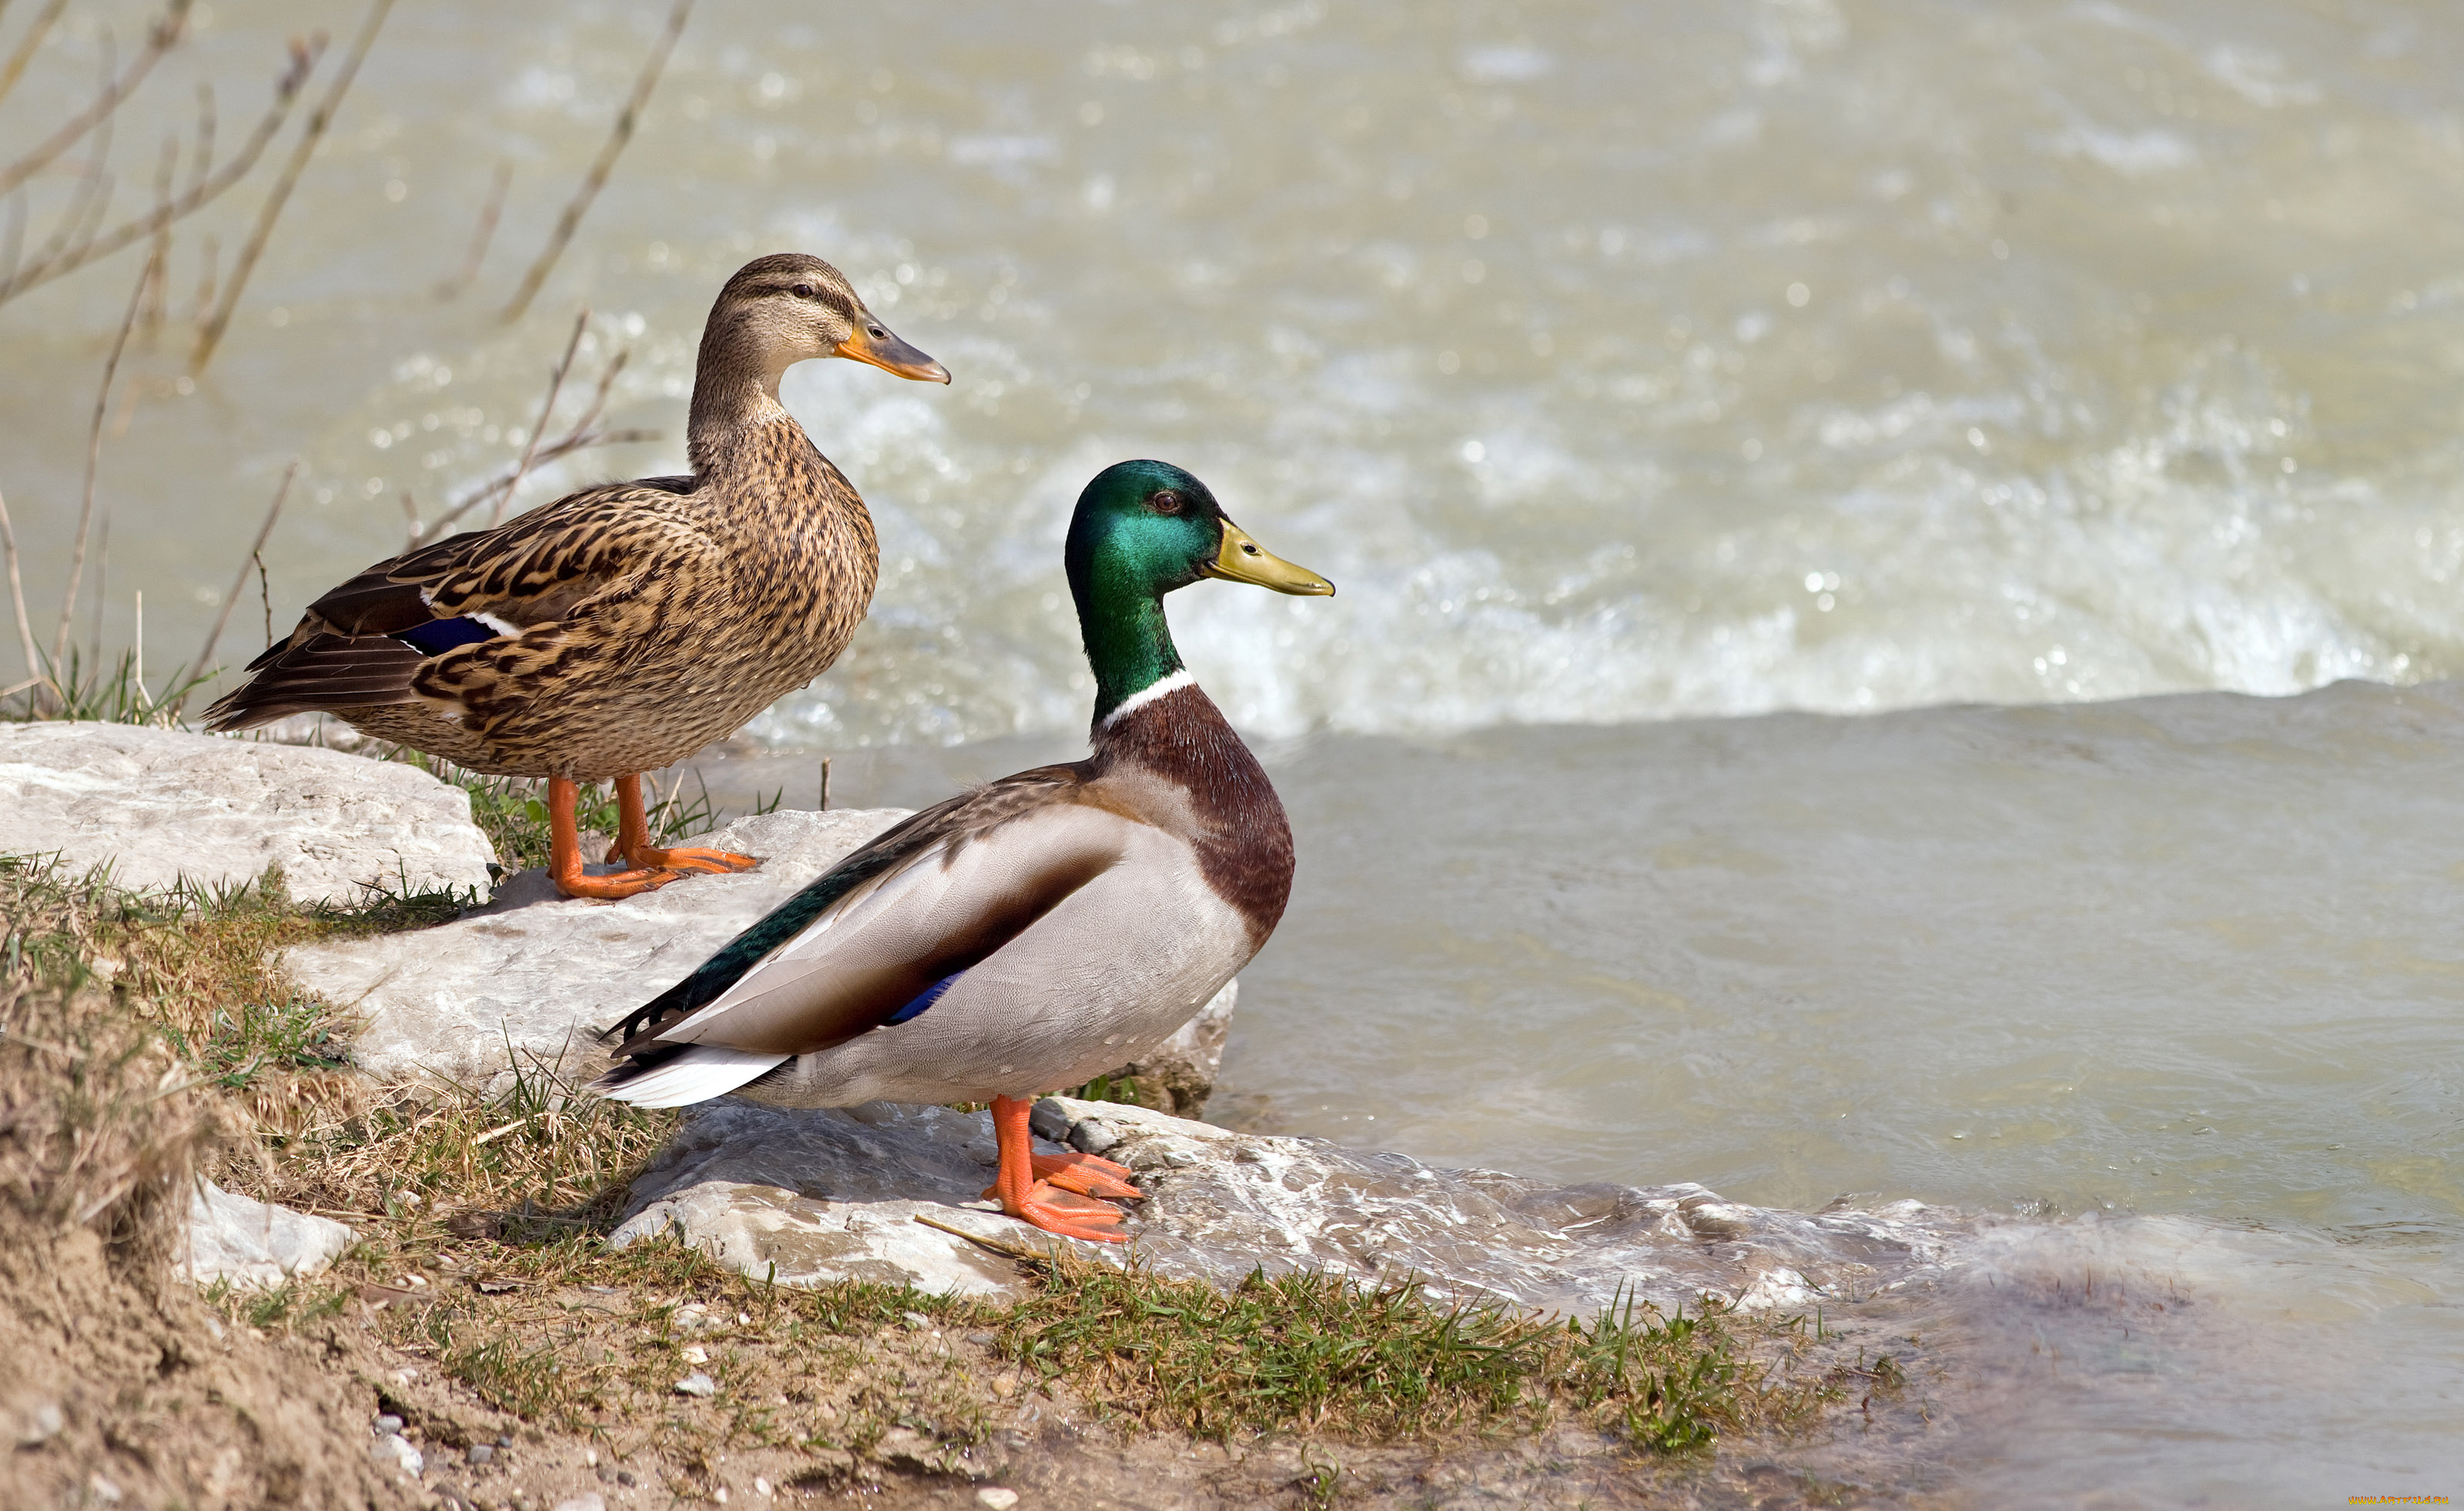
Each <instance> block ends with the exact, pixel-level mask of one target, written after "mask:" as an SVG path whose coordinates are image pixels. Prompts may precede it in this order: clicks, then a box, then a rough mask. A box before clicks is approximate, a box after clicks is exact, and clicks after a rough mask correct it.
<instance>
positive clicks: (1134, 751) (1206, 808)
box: [1088, 683, 1292, 944]
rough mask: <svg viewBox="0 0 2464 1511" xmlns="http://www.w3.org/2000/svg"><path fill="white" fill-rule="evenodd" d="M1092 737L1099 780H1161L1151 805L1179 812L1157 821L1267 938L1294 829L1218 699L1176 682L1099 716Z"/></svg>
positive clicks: (1286, 885)
mask: <svg viewBox="0 0 2464 1511" xmlns="http://www.w3.org/2000/svg"><path fill="white" fill-rule="evenodd" d="M1094 743H1095V749H1094V753H1093V755H1092V757H1091V758H1090V760H1089V763H1088V764H1089V767H1090V768H1091V771H1092V774H1093V776H1094V778H1095V780H1096V782H1097V783H1099V784H1102V783H1108V782H1120V783H1123V784H1124V785H1125V786H1126V785H1130V784H1133V783H1134V784H1136V785H1140V786H1143V785H1146V784H1147V783H1150V782H1152V783H1154V784H1156V785H1157V786H1159V787H1160V788H1161V789H1162V790H1163V794H1164V795H1165V803H1164V804H1162V805H1157V806H1165V807H1170V808H1176V809H1178V810H1180V811H1179V813H1177V814H1174V815H1172V816H1173V817H1174V818H1175V819H1177V821H1176V822H1167V823H1166V824H1165V826H1164V827H1167V828H1169V829H1172V830H1174V831H1175V832H1176V833H1180V834H1181V835H1182V837H1183V838H1185V839H1187V840H1188V841H1189V842H1190V843H1191V845H1192V846H1193V847H1195V848H1196V850H1197V852H1198V859H1199V867H1200V868H1201V870H1202V872H1203V874H1204V876H1205V878H1206V883H1207V885H1208V886H1209V887H1211V888H1213V889H1214V891H1215V893H1216V895H1217V896H1219V897H1221V898H1222V899H1223V900H1224V901H1226V902H1228V903H1230V904H1231V905H1232V906H1233V907H1234V908H1236V909H1237V910H1239V912H1240V914H1241V916H1242V918H1243V919H1244V920H1246V921H1247V922H1248V925H1249V937H1250V941H1251V943H1252V944H1265V940H1266V936H1267V935H1269V934H1271V933H1273V932H1274V929H1275V924H1276V922H1278V921H1279V920H1281V919H1282V918H1283V916H1284V905H1285V904H1286V903H1287V902H1288V901H1289V900H1291V895H1292V829H1291V824H1290V822H1289V821H1288V820H1287V819H1286V818H1285V816H1284V803H1283V799H1282V798H1280V797H1277V796H1276V795H1275V788H1274V784H1273V783H1271V782H1269V781H1267V780H1266V771H1265V767H1261V766H1260V765H1258V758H1257V757H1256V756H1253V755H1251V754H1250V753H1249V747H1248V746H1247V745H1245V744H1242V742H1241V737H1240V736H1239V735H1238V734H1236V733H1234V732H1233V729H1232V726H1231V725H1230V724H1229V723H1227V722H1225V721H1224V718H1223V715H1222V712H1221V710H1220V709H1218V708H1217V707H1216V706H1215V700H1213V699H1210V698H1208V697H1207V696H1206V694H1205V693H1203V692H1202V691H1200V690H1199V688H1198V687H1197V685H1196V684H1194V683H1193V684H1191V685H1189V686H1186V687H1180V688H1176V689H1174V690H1173V691H1172V692H1170V693H1167V694H1165V695H1164V696H1162V697H1161V698H1157V699H1155V700H1153V701H1151V702H1147V703H1143V704H1140V705H1139V706H1137V707H1135V708H1133V709H1130V710H1128V711H1127V712H1124V713H1122V714H1120V715H1118V716H1117V717H1115V718H1114V719H1112V720H1111V722H1107V723H1102V724H1098V725H1097V726H1096V728H1095V735H1094ZM1142 806H1143V805H1142ZM1146 816H1148V817H1149V818H1150V821H1151V822H1152V821H1155V819H1156V818H1159V817H1162V816H1163V815H1161V814H1151V815H1146Z"/></svg>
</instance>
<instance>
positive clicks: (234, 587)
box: [171, 459, 299, 719]
mask: <svg viewBox="0 0 2464 1511" xmlns="http://www.w3.org/2000/svg"><path fill="white" fill-rule="evenodd" d="M298 476H299V463H298V462H297V460H296V459H295V460H294V461H293V462H292V463H291V465H290V466H288V467H285V468H283V469H282V485H281V486H280V487H278V488H275V490H274V502H273V504H272V505H271V506H270V507H268V508H267V509H266V511H265V522H264V523H263V524H260V525H258V526H257V527H256V541H255V544H252V545H251V546H249V548H248V554H247V555H246V556H243V557H241V558H240V559H239V575H238V576H236V577H233V578H232V579H231V591H229V592H227V593H225V594H223V607H222V612H220V613H218V614H215V615H214V627H213V628H212V629H210V630H209V631H207V632H206V643H205V644H203V645H201V646H199V647H197V658H196V659H195V660H194V661H191V662H189V663H188V664H189V665H190V666H192V667H194V668H195V669H196V675H197V676H199V677H207V676H210V675H212V674H211V672H210V670H209V669H210V668H211V667H212V666H213V664H214V646H215V645H216V644H217V643H218V642H220V641H221V639H222V637H223V626H225V625H227V624H229V623H231V605H233V604H235V603H237V602H239V595H240V593H241V591H242V590H243V589H246V588H247V587H248V568H249V564H250V563H251V562H254V561H257V560H259V559H260V558H259V557H258V555H257V553H258V552H260V551H262V550H264V549H265V542H266V538H267V537H268V536H270V535H272V534H273V533H274V522H275V521H276V520H278V519H280V518H282V500H285V499H287V498H289V497H290V496H291V479H292V478H297V477H298ZM273 623H274V611H273V608H272V600H271V599H268V600H267V609H266V633H265V643H266V644H268V645H272V644H273V643H274V628H273ZM187 700H188V695H187V693H182V694H181V695H180V698H179V701H178V702H174V703H173V704H172V705H171V717H172V718H174V719H177V718H179V717H180V708H181V705H182V704H184V703H186V702H187Z"/></svg>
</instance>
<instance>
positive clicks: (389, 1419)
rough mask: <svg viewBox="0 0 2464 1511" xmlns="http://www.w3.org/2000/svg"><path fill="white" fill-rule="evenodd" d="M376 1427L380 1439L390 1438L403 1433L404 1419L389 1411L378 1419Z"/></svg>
mask: <svg viewBox="0 0 2464 1511" xmlns="http://www.w3.org/2000/svg"><path fill="white" fill-rule="evenodd" d="M375 1426H376V1430H377V1435H378V1436H379V1437H390V1436H392V1435H393V1434H394V1433H399V1432H401V1431H402V1418H401V1417H398V1416H396V1415H394V1414H393V1413H392V1412H391V1411H387V1412H386V1413H385V1415H383V1416H380V1417H378V1418H377V1419H376V1423H375Z"/></svg>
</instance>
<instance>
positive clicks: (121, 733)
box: [0, 722, 495, 903]
mask: <svg viewBox="0 0 2464 1511" xmlns="http://www.w3.org/2000/svg"><path fill="white" fill-rule="evenodd" d="M0 812H6V813H7V814H8V815H9V825H8V846H9V848H10V849H11V851H14V852H17V853H19V854H27V855H41V854H47V853H50V852H54V851H56V852H58V853H59V854H60V855H62V856H63V857H64V858H65V860H66V861H67V863H68V864H69V865H70V866H72V867H75V868H78V869H84V868H87V867H92V866H98V865H102V864H105V863H108V864H109V865H110V866H111V867H112V872H113V876H114V878H116V879H117V880H118V881H119V882H120V884H121V885H122V886H126V887H133V888H140V889H148V888H159V887H165V886H169V885H170V884H172V883H173V882H174V881H177V880H179V879H181V878H187V879H188V880H190V881H195V882H201V883H214V884H224V885H229V884H232V883H238V882H246V881H252V880H254V879H255V878H257V877H259V876H261V875H263V874H264V872H265V869H266V867H268V866H270V865H278V866H280V867H281V868H282V877H283V881H284V883H285V884H286V885H287V886H288V887H289V889H290V894H291V896H292V898H293V899H295V900H298V901H303V902H326V901H329V902H340V903H347V902H353V901H357V900H361V899H362V898H363V897H364V896H365V894H366V892H367V889H368V888H370V887H382V888H385V889H386V890H389V891H401V890H404V889H406V888H407V889H408V890H411V891H429V890H438V889H451V890H456V891H472V892H476V893H478V894H480V895H483V896H484V895H485V894H486V892H487V890H488V865H489V862H490V861H491V860H493V859H494V858H495V853H494V851H493V850H492V849H491V847H490V846H489V843H488V836H487V835H486V834H484V833H480V831H479V829H478V826H476V825H474V824H473V823H472V822H471V800H470V798H469V797H468V796H466V795H465V794H464V793H463V792H462V791H461V790H460V789H457V788H453V787H450V786H448V785H447V784H445V783H443V782H440V781H438V780H436V778H434V777H432V776H429V774H428V773H427V772H425V771H422V770H420V769H419V768H418V767H411V766H405V765H403V764H401V763H399V762H389V761H370V760H367V759H365V758H364V757H361V756H353V755H344V754H342V753H341V752H339V751H334V750H316V749H308V748H304V747H301V746H297V745H283V744H266V743H263V742H258V741H250V740H231V739H223V738H219V737H216V736H212V735H193V734H187V733H183V732H182V731H179V730H176V729H151V728H146V727H143V726H142V725H137V724H108V723H65V722H63V723H5V724H0Z"/></svg>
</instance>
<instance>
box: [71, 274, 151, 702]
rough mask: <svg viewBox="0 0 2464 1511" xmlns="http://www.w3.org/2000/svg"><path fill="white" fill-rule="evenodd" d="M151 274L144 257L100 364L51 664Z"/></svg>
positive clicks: (81, 568)
mask: <svg viewBox="0 0 2464 1511" xmlns="http://www.w3.org/2000/svg"><path fill="white" fill-rule="evenodd" d="M153 276H154V259H153V258H152V257H147V258H146V259H145V270H144V272H143V273H141V274H139V275H138V278H137V286H136V287H135V288H133V289H131V290H129V292H128V312H127V313H126V314H124V315H122V316H121V317H120V334H119V335H117V336H115V337H113V338H112V342H111V355H110V356H109V357H108V358H106V359H104V361H103V364H102V385H101V387H99V389H96V390H95V395H94V424H93V426H92V428H90V429H89V430H88V431H87V433H86V440H85V501H84V502H83V503H81V504H79V505H78V506H77V551H76V553H75V554H74V555H72V556H71V557H70V558H69V587H68V592H67V593H66V595H65V596H63V597H62V598H61V599H60V627H59V629H58V630H57V631H56V632H55V633H54V634H53V636H52V664H53V665H54V666H57V665H59V664H60V658H61V657H62V656H66V655H68V649H69V627H70V625H71V623H72V622H73V621H74V619H75V616H76V614H77V579H78V578H80V577H82V576H84V575H85V542H86V530H87V527H88V526H89V525H91V524H92V523H93V522H94V485H95V474H96V471H97V469H98V468H99V467H100V466H101V465H102V420H103V416H104V415H105V414H106V413H108V412H109V411H110V408H111V383H112V380H113V379H114V378H116V377H118V376H119V375H120V354H121V352H123V351H125V350H127V349H128V331H129V327H130V326H132V325H135V324H136V323H137V301H138V300H141V299H143V298H144V296H145V282H146V280H147V279H148V278H152V277H153Z"/></svg>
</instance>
